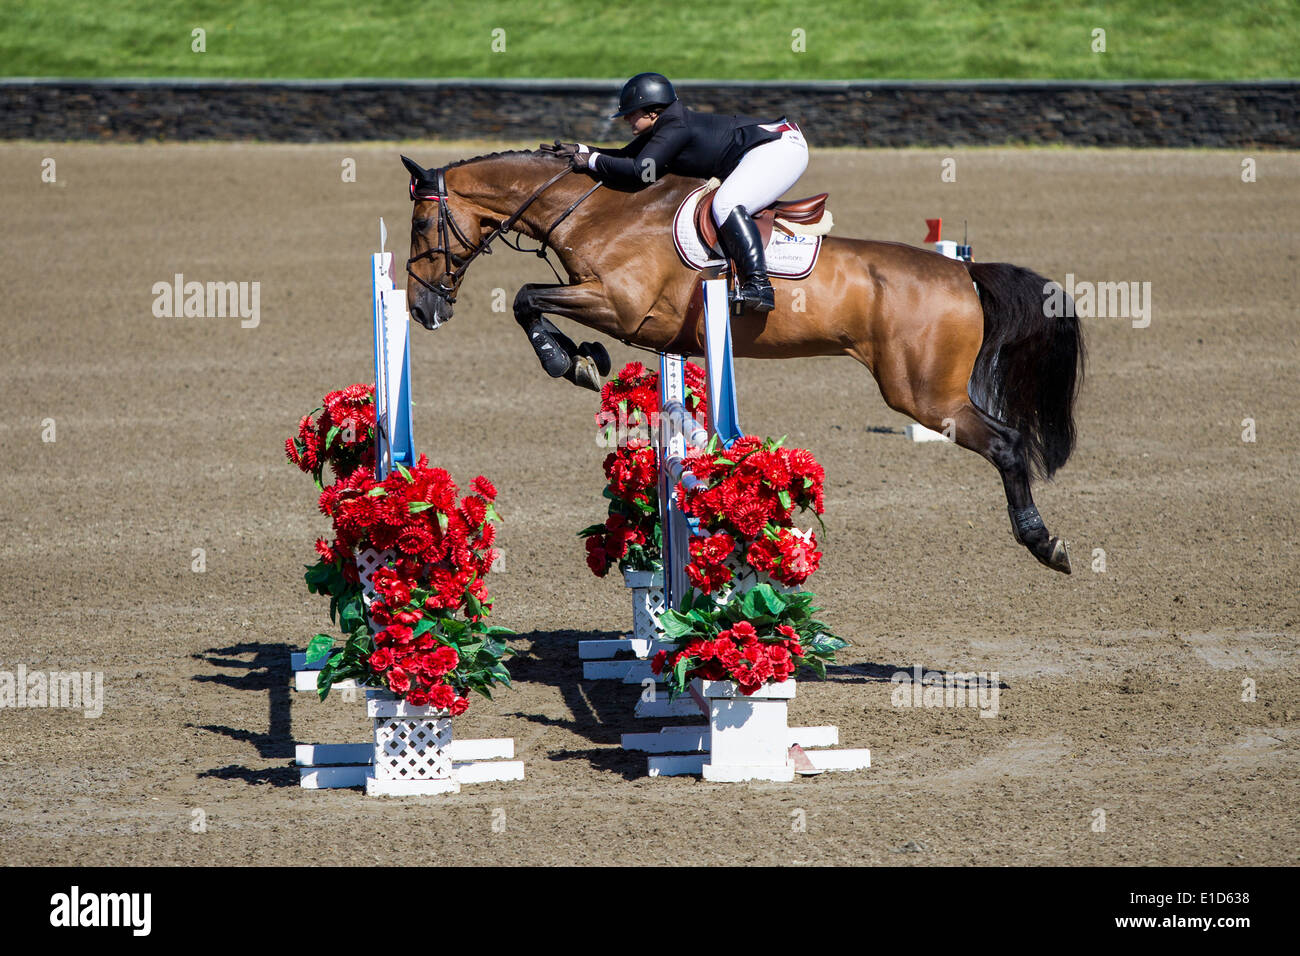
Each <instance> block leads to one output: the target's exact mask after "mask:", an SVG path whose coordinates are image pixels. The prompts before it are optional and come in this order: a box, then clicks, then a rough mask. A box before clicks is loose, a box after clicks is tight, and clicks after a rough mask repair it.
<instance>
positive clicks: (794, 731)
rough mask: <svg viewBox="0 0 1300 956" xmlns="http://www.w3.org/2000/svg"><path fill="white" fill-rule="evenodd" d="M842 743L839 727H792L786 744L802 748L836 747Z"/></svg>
mask: <svg viewBox="0 0 1300 956" xmlns="http://www.w3.org/2000/svg"><path fill="white" fill-rule="evenodd" d="M839 742H840V729H839V728H838V727H791V728H790V736H789V738H787V740H786V744H787V745H789V746H793V745H794V744H798V745H799V746H800V747H836V746H839Z"/></svg>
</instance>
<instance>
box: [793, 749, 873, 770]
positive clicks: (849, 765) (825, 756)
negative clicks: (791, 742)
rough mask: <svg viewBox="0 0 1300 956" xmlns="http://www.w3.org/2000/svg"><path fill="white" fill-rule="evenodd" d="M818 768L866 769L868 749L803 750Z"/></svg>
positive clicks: (869, 764)
mask: <svg viewBox="0 0 1300 956" xmlns="http://www.w3.org/2000/svg"><path fill="white" fill-rule="evenodd" d="M804 753H805V754H807V755H808V759H809V760H811V761H812V765H813V766H814V767H816V768H817V769H818V770H866V769H868V768H869V767H870V766H871V751H870V750H805V751H804Z"/></svg>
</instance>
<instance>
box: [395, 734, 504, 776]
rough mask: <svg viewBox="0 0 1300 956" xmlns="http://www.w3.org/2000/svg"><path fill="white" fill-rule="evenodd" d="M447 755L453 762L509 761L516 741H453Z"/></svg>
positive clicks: (501, 739) (449, 745) (501, 738)
mask: <svg viewBox="0 0 1300 956" xmlns="http://www.w3.org/2000/svg"><path fill="white" fill-rule="evenodd" d="M372 749H373V748H372ZM446 754H447V756H448V757H450V758H451V759H452V760H453V761H456V760H494V759H496V758H498V757H505V758H507V759H509V758H511V757H513V756H514V755H515V739H514V738H513V737H494V738H491V739H488V740H453V741H452V742H451V743H450V744H448V745H447V749H446ZM521 766H522V765H521ZM511 779H513V778H511Z"/></svg>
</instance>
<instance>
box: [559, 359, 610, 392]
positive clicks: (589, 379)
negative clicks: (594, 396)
mask: <svg viewBox="0 0 1300 956" xmlns="http://www.w3.org/2000/svg"><path fill="white" fill-rule="evenodd" d="M564 377H565V378H567V379H568V380H569V381H570V382H572V383H573V384H574V385H580V386H582V387H583V388H589V389H591V390H592V391H593V392H599V391H600V387H601V385H602V384H603V383H602V380H601V374H600V368H599V366H598V365H597V364H596V360H595V359H593V358H592V357H591V356H589V355H579V356H576V357H575V358H574V360H573V368H572V369H571V370H570V371H569V374H568V375H566V376H564Z"/></svg>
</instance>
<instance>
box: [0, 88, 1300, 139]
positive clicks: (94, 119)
mask: <svg viewBox="0 0 1300 956" xmlns="http://www.w3.org/2000/svg"><path fill="white" fill-rule="evenodd" d="M618 88H619V84H618V83H617V82H608V83H606V82H594V81H563V80H554V81H525V80H515V81H510V80H502V81H471V80H442V81H427V82H417V81H410V82H399V81H382V80H378V81H368V80H358V81H346V80H344V81H280V82H269V81H268V82H259V81H204V80H189V81H186V80H179V81H126V80H22V79H10V80H0V139H38V140H101V141H112V142H149V141H170V140H272V141H282V142H332V141H356V140H395V139H490V140H501V141H520V140H523V141H528V140H533V139H536V140H538V141H541V140H551V139H554V138H560V139H564V140H580V141H584V142H609V141H622V140H623V139H625V138H626V127H625V126H624V125H623V124H622V123H621V122H617V123H616V122H612V121H610V120H609V119H608V118H607V117H608V114H609V113H610V112H612V110H613V108H614V103H615V101H616V98H617V93H618ZM678 92H679V94H680V95H681V97H682V99H683V100H684V101H685V102H686V103H687V105H688V106H691V107H692V108H694V109H701V110H711V111H714V112H726V113H735V112H741V113H749V114H752V115H757V116H759V117H762V118H765V119H768V118H776V117H778V116H781V115H789V116H790V117H791V118H792V119H794V120H796V121H797V122H798V123H799V124H800V125H801V126H802V127H803V129H804V132H805V133H806V134H807V136H808V140H809V142H810V143H812V144H813V145H815V146H957V145H971V146H974V145H998V144H1004V143H1034V144H1061V145H1069V146H1146V147H1171V146H1201V147H1228V148H1232V147H1258V146H1266V147H1278V148H1289V149H1295V148H1298V147H1300V82H1297V81H1258V82H1241V83H1191V82H1188V83H1183V82H1156V83H1101V82H1065V81H1062V82H969V83H957V82H942V81H935V82H915V83H902V82H823V83H759V84H750V83H725V82H683V83H681V84H679V85H678Z"/></svg>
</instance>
